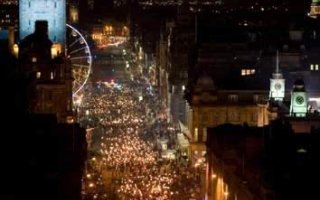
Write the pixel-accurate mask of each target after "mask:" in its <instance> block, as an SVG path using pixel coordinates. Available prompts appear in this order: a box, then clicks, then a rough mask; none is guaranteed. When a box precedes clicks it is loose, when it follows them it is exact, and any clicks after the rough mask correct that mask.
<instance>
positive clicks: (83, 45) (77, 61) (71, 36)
mask: <svg viewBox="0 0 320 200" xmlns="http://www.w3.org/2000/svg"><path fill="white" fill-rule="evenodd" d="M67 58H68V59H69V61H70V63H71V65H72V75H73V78H74V81H73V86H72V93H73V96H74V97H75V96H76V95H77V94H78V93H79V92H80V91H81V90H82V89H83V87H84V85H85V84H86V82H87V81H88V78H89V75H90V73H91V67H92V56H91V51H90V48H89V45H88V43H87V41H86V40H85V38H84V37H83V35H82V34H81V33H80V32H79V31H78V30H77V29H76V28H74V27H73V26H71V25H69V24H67Z"/></svg>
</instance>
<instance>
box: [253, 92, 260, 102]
mask: <svg viewBox="0 0 320 200" xmlns="http://www.w3.org/2000/svg"><path fill="white" fill-rule="evenodd" d="M259 99H260V98H259V95H258V94H255V95H253V101H254V102H255V103H258V102H259Z"/></svg>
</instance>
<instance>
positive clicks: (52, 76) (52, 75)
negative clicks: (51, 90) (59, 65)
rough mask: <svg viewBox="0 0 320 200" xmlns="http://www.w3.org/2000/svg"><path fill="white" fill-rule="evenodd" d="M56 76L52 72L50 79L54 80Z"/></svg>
mask: <svg viewBox="0 0 320 200" xmlns="http://www.w3.org/2000/svg"><path fill="white" fill-rule="evenodd" d="M53 78H54V74H53V72H50V79H51V80H52V79H53Z"/></svg>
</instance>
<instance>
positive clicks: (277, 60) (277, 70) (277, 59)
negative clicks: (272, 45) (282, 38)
mask: <svg viewBox="0 0 320 200" xmlns="http://www.w3.org/2000/svg"><path fill="white" fill-rule="evenodd" d="M276 73H277V74H278V73H279V50H277V58H276Z"/></svg>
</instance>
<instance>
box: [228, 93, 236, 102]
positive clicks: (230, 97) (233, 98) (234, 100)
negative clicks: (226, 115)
mask: <svg viewBox="0 0 320 200" xmlns="http://www.w3.org/2000/svg"><path fill="white" fill-rule="evenodd" d="M228 100H229V101H230V102H237V101H238V95H236V94H230V95H229V96H228Z"/></svg>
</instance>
